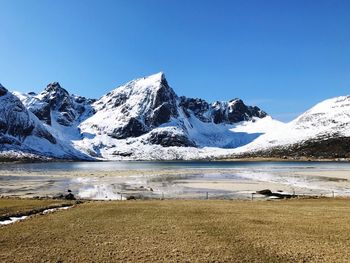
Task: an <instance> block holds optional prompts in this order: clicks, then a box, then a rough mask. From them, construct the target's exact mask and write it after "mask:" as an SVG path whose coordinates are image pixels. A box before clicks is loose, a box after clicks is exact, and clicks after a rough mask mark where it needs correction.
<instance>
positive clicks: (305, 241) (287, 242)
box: [0, 199, 350, 262]
mask: <svg viewBox="0 0 350 263" xmlns="http://www.w3.org/2000/svg"><path fill="white" fill-rule="evenodd" d="M0 204H1V202H0ZM349 218H350V200H348V199H315V200H283V201H273V202H268V201H254V202H250V201H211V200H205V201H204V200H202V201H199V200H197V201H179V200H171V201H123V202H120V201H119V202H118V201H112V202H87V203H84V204H80V205H78V206H75V207H74V208H72V209H68V210H65V211H60V212H57V213H53V214H47V215H43V216H35V217H33V218H30V219H28V220H24V221H21V222H18V223H14V224H12V225H8V226H5V227H1V228H0V259H1V262H348V259H349V258H350V235H349V233H350V219H349Z"/></svg>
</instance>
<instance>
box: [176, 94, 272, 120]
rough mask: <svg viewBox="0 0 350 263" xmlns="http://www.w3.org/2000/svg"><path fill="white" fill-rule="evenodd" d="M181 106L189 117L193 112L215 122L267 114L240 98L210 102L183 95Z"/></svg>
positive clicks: (198, 116)
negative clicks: (246, 103)
mask: <svg viewBox="0 0 350 263" xmlns="http://www.w3.org/2000/svg"><path fill="white" fill-rule="evenodd" d="M179 106H180V107H182V109H183V111H184V112H185V114H186V116H187V117H189V116H190V113H193V114H194V115H195V116H196V117H197V118H198V119H200V120H201V121H203V122H214V123H216V124H220V123H227V124H233V123H237V122H240V121H247V120H250V119H252V118H253V117H258V118H263V117H266V116H267V114H266V113H265V112H264V111H262V110H260V109H259V108H258V107H252V106H247V105H245V104H244V102H243V101H242V100H240V99H234V100H230V101H229V102H219V101H217V102H214V103H212V104H208V103H207V102H206V101H205V100H202V99H192V98H186V97H181V98H180V103H179Z"/></svg>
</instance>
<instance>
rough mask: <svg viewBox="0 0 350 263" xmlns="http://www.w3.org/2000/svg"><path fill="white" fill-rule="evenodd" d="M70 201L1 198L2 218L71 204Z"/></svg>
mask: <svg viewBox="0 0 350 263" xmlns="http://www.w3.org/2000/svg"><path fill="white" fill-rule="evenodd" d="M71 203H72V202H70V201H65V200H53V199H42V200H37V199H14V198H1V199H0V218H1V217H2V216H7V215H11V216H12V215H16V214H21V213H26V212H29V211H32V210H40V209H44V208H51V207H56V206H61V205H65V204H71Z"/></svg>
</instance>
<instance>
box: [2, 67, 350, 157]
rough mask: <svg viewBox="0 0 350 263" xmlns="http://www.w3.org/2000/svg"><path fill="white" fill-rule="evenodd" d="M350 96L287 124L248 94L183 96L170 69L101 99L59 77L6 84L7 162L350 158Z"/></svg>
mask: <svg viewBox="0 0 350 263" xmlns="http://www.w3.org/2000/svg"><path fill="white" fill-rule="evenodd" d="M349 123H350V96H343V97H336V98H332V99H329V100H326V101H323V102H321V103H319V104H317V105H316V106H314V107H313V108H311V109H310V110H308V111H306V112H305V113H303V114H302V115H300V116H299V117H298V118H296V119H295V120H293V121H291V122H288V123H283V122H280V121H277V120H275V119H273V118H272V117H271V116H269V115H268V114H267V113H266V112H265V111H263V110H262V109H260V108H258V107H256V106H248V105H246V104H245V103H244V102H243V101H242V100H241V99H238V98H234V99H232V100H229V101H225V102H222V101H216V102H213V103H209V102H207V101H205V100H203V99H200V98H187V97H183V96H178V95H177V94H176V93H175V92H174V90H173V89H172V88H171V87H170V85H169V84H168V81H167V80H166V78H165V75H164V74H163V73H158V74H154V75H151V76H148V77H143V78H139V79H136V80H132V81H130V82H128V83H126V84H124V85H122V86H119V87H117V88H116V89H114V90H112V91H111V92H109V93H107V94H106V95H104V96H102V97H101V98H100V99H98V100H96V99H89V98H85V97H82V96H76V95H73V94H70V93H69V92H68V91H67V90H65V89H64V88H62V87H61V85H60V84H59V83H58V82H53V83H50V84H49V85H47V87H46V88H45V89H44V90H43V91H42V92H41V93H39V94H36V93H33V92H29V93H26V94H24V93H19V92H10V91H8V90H7V89H6V88H5V87H3V86H2V85H1V84H0V159H1V160H4V161H6V160H27V159H28V160H36V159H37V160H51V159H65V160H121V159H132V160H190V159H214V158H216V159H217V158H218V159H220V158H242V157H244V158H248V157H278V158H281V157H283V158H289V157H292V158H300V157H306V158H311V157H315V158H348V157H350V156H349V155H350V140H349V138H350V129H349Z"/></svg>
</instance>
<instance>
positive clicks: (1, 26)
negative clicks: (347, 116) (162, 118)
mask: <svg viewBox="0 0 350 263" xmlns="http://www.w3.org/2000/svg"><path fill="white" fill-rule="evenodd" d="M0 12H1V22H0V36H1V38H0V83H2V84H3V85H4V86H5V87H8V88H9V89H11V90H18V91H22V92H28V91H36V92H38V91H41V90H42V89H43V88H44V87H45V86H46V84H47V83H49V82H52V81H59V82H60V83H61V84H62V86H63V87H64V88H66V89H67V90H69V91H70V92H72V93H76V94H79V95H84V96H87V97H100V96H101V95H103V94H104V93H106V92H108V91H109V90H111V89H113V88H115V87H116V86H118V85H120V84H122V83H124V82H126V81H129V80H131V79H133V78H136V77H141V76H145V75H149V74H152V73H156V72H159V71H164V72H165V74H166V76H167V78H168V80H169V83H170V84H171V86H172V87H173V88H174V90H175V91H176V92H177V94H178V95H186V96H188V97H202V98H204V99H207V100H209V101H214V100H229V99H231V98H236V97H239V98H242V99H243V100H245V101H246V102H247V103H251V104H257V105H258V106H260V107H261V108H263V109H264V110H266V111H267V112H268V113H270V114H271V115H272V116H274V117H276V118H277V119H281V120H290V119H291V118H293V117H295V116H296V115H298V113H301V112H303V111H305V110H306V109H307V108H309V107H310V106H312V105H314V104H315V103H317V102H319V101H321V100H323V99H326V98H329V97H332V96H339V95H346V94H350V89H349V88H350V1H348V0H345V1H340V0H327V1H322V0H317V1H316V0H300V1H298V0H291V1H287V0H283V1H281V0H276V1H270V0H264V1H263V0H256V1H253V0H242V1H239V0H231V1H230V0H212V1H209V0H208V1H205V0H201V1H200V0H198V1H196V0H191V1H189V0H176V1H175V0H159V1H158V0H138V1H137V0H124V1H118V0H113V1H107V0H101V1H98V0H95V1H88V0H82V1H78V0H60V1H50V0H45V1H39V0H23V1H16V0H0Z"/></svg>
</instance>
